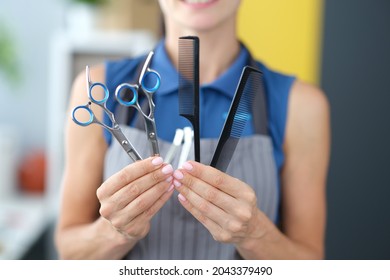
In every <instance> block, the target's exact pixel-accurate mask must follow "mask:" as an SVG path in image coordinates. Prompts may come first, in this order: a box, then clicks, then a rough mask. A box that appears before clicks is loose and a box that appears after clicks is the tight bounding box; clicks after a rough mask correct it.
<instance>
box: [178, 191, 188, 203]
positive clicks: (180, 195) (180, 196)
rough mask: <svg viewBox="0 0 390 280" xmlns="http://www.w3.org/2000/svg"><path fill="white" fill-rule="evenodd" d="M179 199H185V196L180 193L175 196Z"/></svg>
mask: <svg viewBox="0 0 390 280" xmlns="http://www.w3.org/2000/svg"><path fill="white" fill-rule="evenodd" d="M177 197H178V198H179V199H180V200H181V201H183V202H184V201H187V198H185V197H184V196H183V195H182V194H181V193H179V195H178V196H177Z"/></svg>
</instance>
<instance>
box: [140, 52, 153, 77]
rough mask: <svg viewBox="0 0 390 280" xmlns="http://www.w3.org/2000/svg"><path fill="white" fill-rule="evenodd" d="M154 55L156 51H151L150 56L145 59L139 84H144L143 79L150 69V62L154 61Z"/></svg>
mask: <svg viewBox="0 0 390 280" xmlns="http://www.w3.org/2000/svg"><path fill="white" fill-rule="evenodd" d="M153 55H154V51H150V52H149V54H148V56H147V57H146V59H145V62H144V66H143V67H142V70H141V73H140V75H139V77H138V84H142V79H143V78H144V76H145V73H146V71H147V70H148V69H149V65H150V62H151V61H152V57H153Z"/></svg>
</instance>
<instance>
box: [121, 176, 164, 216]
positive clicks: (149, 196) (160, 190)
mask: <svg viewBox="0 0 390 280" xmlns="http://www.w3.org/2000/svg"><path fill="white" fill-rule="evenodd" d="M170 186H171V184H170V183H168V182H166V181H162V182H160V183H158V184H156V185H155V186H153V187H152V188H150V189H148V190H147V191H145V192H144V193H142V194H141V195H140V196H138V197H137V198H136V199H134V200H133V201H132V202H131V203H130V204H128V205H127V206H126V207H125V208H123V209H121V210H119V214H120V215H122V216H124V217H125V219H127V220H133V219H134V218H135V217H137V216H138V215H140V214H141V213H143V212H145V211H147V209H149V208H150V207H151V206H152V205H153V204H154V203H156V201H157V200H158V199H159V198H160V197H161V196H162V195H163V194H164V193H165V192H167V191H168V190H169V189H170Z"/></svg>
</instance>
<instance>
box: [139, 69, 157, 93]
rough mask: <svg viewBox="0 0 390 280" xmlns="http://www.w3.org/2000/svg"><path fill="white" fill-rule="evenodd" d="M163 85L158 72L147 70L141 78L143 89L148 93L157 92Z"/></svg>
mask: <svg viewBox="0 0 390 280" xmlns="http://www.w3.org/2000/svg"><path fill="white" fill-rule="evenodd" d="M160 85H161V76H160V74H159V73H158V72H157V71H154V70H152V69H149V68H148V69H146V72H145V73H144V75H143V76H142V78H141V87H142V89H143V90H144V91H146V92H148V93H154V92H156V91H157V90H158V89H159V87H160Z"/></svg>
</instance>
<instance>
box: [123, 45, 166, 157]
mask: <svg viewBox="0 0 390 280" xmlns="http://www.w3.org/2000/svg"><path fill="white" fill-rule="evenodd" d="M153 55H154V52H153V51H151V52H150V53H149V54H148V56H147V58H146V60H145V63H144V65H143V67H142V70H141V72H140V74H139V76H138V81H137V83H136V84H128V83H123V84H120V85H119V86H118V87H117V88H116V91H115V96H116V99H117V100H118V102H119V103H120V104H122V105H124V106H127V107H134V108H136V109H137V110H138V112H139V113H141V115H142V117H143V119H144V122H145V130H146V136H147V139H148V142H149V144H150V148H151V152H152V154H153V155H158V154H160V150H159V148H158V142H157V133H156V123H155V119H154V109H155V104H154V102H153V94H154V93H155V92H156V91H157V90H158V88H159V87H160V83H161V77H160V74H159V73H157V72H156V71H154V70H152V69H150V68H149V65H150V62H151V60H152V57H153ZM140 93H142V94H143V95H144V96H146V98H147V100H148V105H149V112H144V111H143V110H142V108H141V106H140V104H139V94H140Z"/></svg>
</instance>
